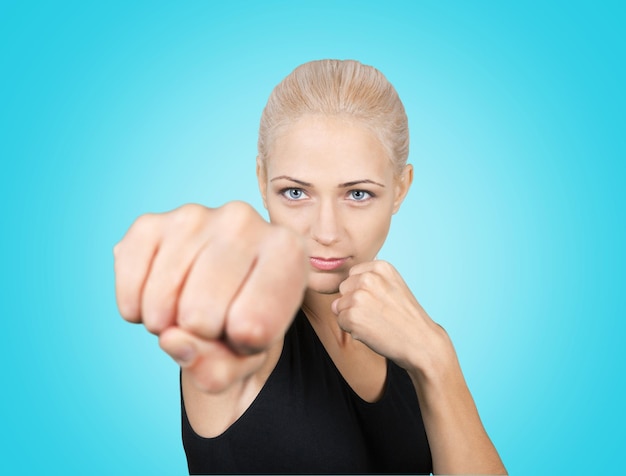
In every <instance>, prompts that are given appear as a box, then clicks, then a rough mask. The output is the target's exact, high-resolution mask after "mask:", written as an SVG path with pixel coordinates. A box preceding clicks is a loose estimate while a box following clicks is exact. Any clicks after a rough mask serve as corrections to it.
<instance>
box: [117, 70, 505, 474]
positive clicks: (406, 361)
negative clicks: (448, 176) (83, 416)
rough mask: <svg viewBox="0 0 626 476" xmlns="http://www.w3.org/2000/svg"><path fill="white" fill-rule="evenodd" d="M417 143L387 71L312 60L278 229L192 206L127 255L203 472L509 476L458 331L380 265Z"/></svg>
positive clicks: (290, 81)
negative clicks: (478, 401) (177, 383)
mask: <svg viewBox="0 0 626 476" xmlns="http://www.w3.org/2000/svg"><path fill="white" fill-rule="evenodd" d="M408 142H409V138H408V124H407V118H406V114H405V112H404V108H403V106H402V103H401V102H400V99H399V98H398V96H397V94H396V91H395V89H394V88H393V86H392V85H391V84H390V83H389V82H388V81H387V80H386V79H385V78H384V76H383V75H382V74H381V73H380V72H379V71H377V70H376V69H374V68H372V67H369V66H364V65H362V64H360V63H358V62H356V61H332V60H324V61H316V62H311V63H307V64H304V65H302V66H300V67H298V68H296V70H294V71H293V72H292V73H291V74H290V75H289V76H288V77H287V78H285V79H284V80H283V81H282V82H281V83H280V84H279V85H278V86H277V87H276V88H275V89H274V91H273V92H272V94H271V96H270V98H269V101H268V103H267V106H266V108H265V110H264V111H263V115H262V118H261V126H260V132H259V143H258V149H259V155H258V158H257V176H258V181H259V187H260V190H261V194H262V197H263V203H264V206H265V208H266V209H267V210H268V213H269V217H270V222H271V224H268V223H266V222H265V221H264V220H263V219H262V218H261V217H260V216H259V215H258V214H257V213H256V212H255V211H254V210H253V209H252V208H251V207H249V206H248V205H246V204H243V203H238V202H234V203H230V204H227V205H224V206H223V207H221V208H218V209H208V208H204V207H201V206H198V205H186V206H184V207H181V208H179V209H177V210H174V211H172V212H169V213H165V214H161V215H144V216H142V217H140V218H139V219H138V220H137V221H136V222H135V223H134V224H133V226H132V227H131V228H130V230H129V231H128V233H127V234H126V236H125V237H124V239H123V240H122V241H121V242H120V243H119V244H118V245H117V246H116V248H115V258H116V259H115V266H116V294H117V299H118V306H119V309H120V312H121V314H122V316H123V317H124V318H125V319H127V320H129V321H131V322H142V323H143V324H144V325H145V326H146V328H147V329H148V330H149V331H151V332H153V333H155V334H157V335H159V342H160V345H161V347H162V348H163V350H165V351H166V352H167V353H168V354H169V355H170V356H172V357H173V358H174V359H175V360H176V361H177V362H178V363H179V364H180V366H181V369H182V370H181V392H182V414H183V443H184V446H185V450H186V453H187V459H188V464H189V470H190V472H192V473H209V472H213V473H231V472H236V473H350V472H351V473H355V472H358V473H366V472H403V473H407V472H411V473H430V472H431V471H432V472H434V473H449V474H451V473H482V474H488V473H489V474H504V473H506V470H505V468H504V466H503V465H502V462H501V461H500V458H499V456H498V454H497V452H496V450H495V448H494V447H493V445H492V443H491V442H490V440H489V437H488V436H487V434H486V432H485V430H484V428H483V426H482V424H481V422H480V418H479V416H478V412H477V410H476V407H475V405H474V402H473V399H472V397H471V395H470V392H469V390H468V388H467V385H466V384H465V381H464V378H463V374H462V372H461V369H460V366H459V363H458V360H457V357H456V354H455V351H454V348H453V346H452V343H451V342H450V339H449V338H448V336H447V334H446V332H445V331H444V330H443V329H442V328H441V327H440V326H438V325H437V324H436V323H435V322H433V321H432V319H430V317H429V316H428V315H427V314H426V312H425V311H424V310H423V309H422V307H421V306H420V304H419V303H418V301H417V300H416V299H415V297H414V296H413V294H412V293H411V291H410V290H409V289H408V287H407V286H406V284H405V283H404V281H403V280H402V278H401V276H400V275H399V274H398V272H397V271H396V270H395V269H394V268H393V266H392V265H390V264H389V263H386V262H383V261H378V260H376V255H377V253H378V251H379V250H380V248H381V247H382V245H383V243H384V241H385V239H386V237H387V233H388V231H389V226H390V222H391V217H392V215H393V214H394V213H396V212H397V211H398V209H399V208H400V206H401V204H402V201H403V200H404V198H405V196H406V194H407V192H408V190H409V187H410V185H411V182H412V179H413V168H412V166H411V165H407V164H406V160H407V156H408ZM294 316H295V318H294Z"/></svg>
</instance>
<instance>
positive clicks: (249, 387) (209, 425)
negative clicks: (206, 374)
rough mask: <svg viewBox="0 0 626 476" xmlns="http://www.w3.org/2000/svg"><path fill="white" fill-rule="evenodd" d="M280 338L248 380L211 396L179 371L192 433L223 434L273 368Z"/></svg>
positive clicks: (245, 408) (204, 434) (277, 354)
mask: <svg viewBox="0 0 626 476" xmlns="http://www.w3.org/2000/svg"><path fill="white" fill-rule="evenodd" d="M283 341H284V340H283V339H281V340H280V341H279V342H277V343H276V344H274V345H273V346H272V347H271V348H270V349H269V350H268V351H267V357H266V359H265V362H264V363H263V365H261V367H260V368H259V369H258V370H257V371H256V372H255V373H253V374H252V375H250V376H249V377H247V378H245V379H243V380H240V381H238V382H236V383H234V384H233V385H231V386H230V387H229V388H228V389H226V390H225V391H223V392H220V393H216V394H212V393H206V392H203V391H201V390H199V389H198V388H197V387H196V386H195V385H194V384H193V382H192V379H191V377H190V375H189V372H187V371H185V369H183V371H182V398H183V402H184V404H185V410H186V412H187V418H188V419H189V423H190V424H191V427H192V428H193V430H194V431H195V432H196V433H197V434H198V435H200V436H202V437H204V438H214V437H216V436H219V435H221V434H222V433H224V432H225V431H226V430H227V429H228V428H230V426H231V425H232V424H233V423H235V422H236V421H237V420H238V419H239V417H241V415H243V413H244V412H245V411H246V410H247V409H248V408H249V407H250V405H251V404H252V402H253V401H254V400H255V399H256V397H257V396H258V394H259V392H260V391H261V389H262V388H263V386H264V385H265V383H266V382H267V379H268V378H269V376H270V374H271V373H272V371H273V370H274V368H275V367H276V364H277V363H278V360H279V359H280V355H281V353H282V349H283Z"/></svg>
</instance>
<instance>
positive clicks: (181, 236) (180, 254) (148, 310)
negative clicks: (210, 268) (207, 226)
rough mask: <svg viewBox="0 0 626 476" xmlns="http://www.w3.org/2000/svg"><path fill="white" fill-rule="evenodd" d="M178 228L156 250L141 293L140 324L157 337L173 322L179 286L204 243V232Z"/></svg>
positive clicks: (183, 226) (188, 227)
mask: <svg viewBox="0 0 626 476" xmlns="http://www.w3.org/2000/svg"><path fill="white" fill-rule="evenodd" d="M177 221H180V220H177ZM178 225H179V226H178V227H176V228H177V229H176V233H169V234H168V235H167V237H166V238H165V239H164V240H163V242H162V244H161V246H160V247H159V250H158V252H157V254H156V256H155V257H154V260H153V262H152V268H151V269H150V273H149V275H148V278H147V280H146V283H145V286H144V290H143V295H142V302H141V311H142V314H143V322H144V325H145V326H146V329H148V330H149V331H150V332H152V333H154V334H159V333H160V332H162V331H163V330H164V329H165V328H167V327H168V326H171V325H173V324H174V322H175V321H176V310H177V305H178V296H179V294H180V293H181V288H182V285H183V282H184V281H185V278H186V277H187V274H188V272H189V269H190V268H191V266H192V263H193V261H194V259H195V257H196V255H197V253H198V252H199V250H200V249H201V248H202V244H203V242H204V241H206V239H207V238H206V232H204V233H203V232H199V231H198V230H196V229H195V226H193V225H192V224H187V225H186V226H185V225H184V224H182V223H178ZM170 226H171V225H170ZM185 228H186V229H185Z"/></svg>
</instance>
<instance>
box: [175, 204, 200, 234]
mask: <svg viewBox="0 0 626 476" xmlns="http://www.w3.org/2000/svg"><path fill="white" fill-rule="evenodd" d="M208 212H209V209H208V208H206V207H203V206H202V205H198V204H195V203H188V204H185V205H183V206H182V207H180V208H177V209H176V210H174V211H172V212H170V223H171V225H172V226H173V227H174V228H175V229H176V230H180V229H184V230H192V231H193V230H197V229H198V228H199V227H200V226H201V225H202V224H203V223H204V222H205V221H206V219H207V215H208Z"/></svg>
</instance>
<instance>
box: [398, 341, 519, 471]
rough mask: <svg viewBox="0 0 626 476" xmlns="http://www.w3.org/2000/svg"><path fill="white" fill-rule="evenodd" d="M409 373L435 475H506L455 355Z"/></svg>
mask: <svg viewBox="0 0 626 476" xmlns="http://www.w3.org/2000/svg"><path fill="white" fill-rule="evenodd" d="M446 354H447V356H446V357H445V358H443V359H441V360H440V361H437V362H434V363H433V365H432V367H431V368H429V369H427V370H424V369H417V368H414V369H412V370H411V371H409V375H411V379H412V380H413V384H414V385H415V389H416V392H417V395H418V398H419V402H420V408H421V411H422V418H423V420H424V426H425V429H426V434H427V435H428V441H429V444H430V449H431V453H432V458H433V472H434V473H435V474H507V472H506V469H505V467H504V465H503V463H502V461H501V459H500V457H499V455H498V452H497V451H496V449H495V447H494V445H493V444H492V442H491V440H490V439H489V436H488V435H487V432H486V431H485V429H484V427H483V424H482V422H481V421H480V416H479V415H478V410H477V409H476V405H475V403H474V399H473V398H472V395H471V393H470V391H469V388H468V387H467V384H466V383H465V378H464V377H463V373H462V372H461V368H460V365H459V363H458V360H457V358H456V353H455V352H454V349H453V347H452V343H449V348H448V349H447V352H446Z"/></svg>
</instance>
